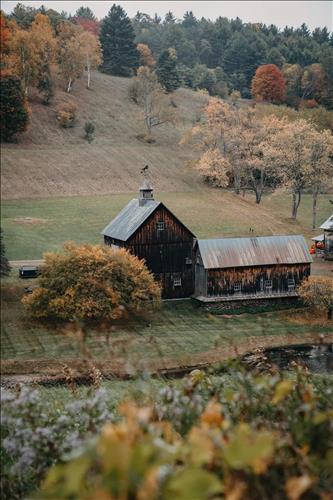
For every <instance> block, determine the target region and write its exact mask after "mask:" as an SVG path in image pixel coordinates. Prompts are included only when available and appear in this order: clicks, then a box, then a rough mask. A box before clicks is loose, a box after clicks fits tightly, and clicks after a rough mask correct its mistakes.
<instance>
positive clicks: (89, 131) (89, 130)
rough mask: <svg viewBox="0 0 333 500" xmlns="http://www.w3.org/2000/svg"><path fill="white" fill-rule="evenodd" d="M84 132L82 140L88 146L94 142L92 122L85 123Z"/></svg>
mask: <svg viewBox="0 0 333 500" xmlns="http://www.w3.org/2000/svg"><path fill="white" fill-rule="evenodd" d="M84 131H85V136H84V138H85V139H86V140H87V141H88V142H89V144H90V143H91V142H92V141H93V140H94V132H95V125H94V124H93V123H92V122H86V123H85V124H84Z"/></svg>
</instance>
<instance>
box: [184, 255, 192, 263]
mask: <svg viewBox="0 0 333 500" xmlns="http://www.w3.org/2000/svg"><path fill="white" fill-rule="evenodd" d="M185 264H187V265H190V264H192V259H191V257H186V258H185Z"/></svg>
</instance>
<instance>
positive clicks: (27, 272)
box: [19, 266, 39, 278]
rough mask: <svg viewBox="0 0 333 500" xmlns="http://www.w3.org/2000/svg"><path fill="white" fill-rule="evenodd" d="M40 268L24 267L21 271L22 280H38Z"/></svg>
mask: <svg viewBox="0 0 333 500" xmlns="http://www.w3.org/2000/svg"><path fill="white" fill-rule="evenodd" d="M38 275H39V268H38V267H37V266H22V267H20V269H19V277H20V278H37V276H38Z"/></svg>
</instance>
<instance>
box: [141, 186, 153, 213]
mask: <svg viewBox="0 0 333 500" xmlns="http://www.w3.org/2000/svg"><path fill="white" fill-rule="evenodd" d="M153 199H154V196H153V188H152V187H151V186H150V184H149V182H148V181H147V180H144V181H143V184H142V186H141V187H140V196H139V206H140V207H142V206H143V205H145V204H146V203H147V201H149V200H153Z"/></svg>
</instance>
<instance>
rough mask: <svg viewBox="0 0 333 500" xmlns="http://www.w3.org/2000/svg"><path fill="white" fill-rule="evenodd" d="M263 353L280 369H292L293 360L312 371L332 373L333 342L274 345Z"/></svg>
mask: <svg viewBox="0 0 333 500" xmlns="http://www.w3.org/2000/svg"><path fill="white" fill-rule="evenodd" d="M264 355H265V356H266V358H267V361H268V362H270V363H273V364H276V365H277V366H278V367H279V368H281V369H292V368H293V367H292V365H291V363H292V362H293V361H294V362H297V363H299V364H302V365H304V366H306V367H307V368H308V369H309V370H310V371H311V372H314V373H333V344H314V345H309V344H303V345H294V346H285V347H275V348H273V349H267V350H265V351H264Z"/></svg>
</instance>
